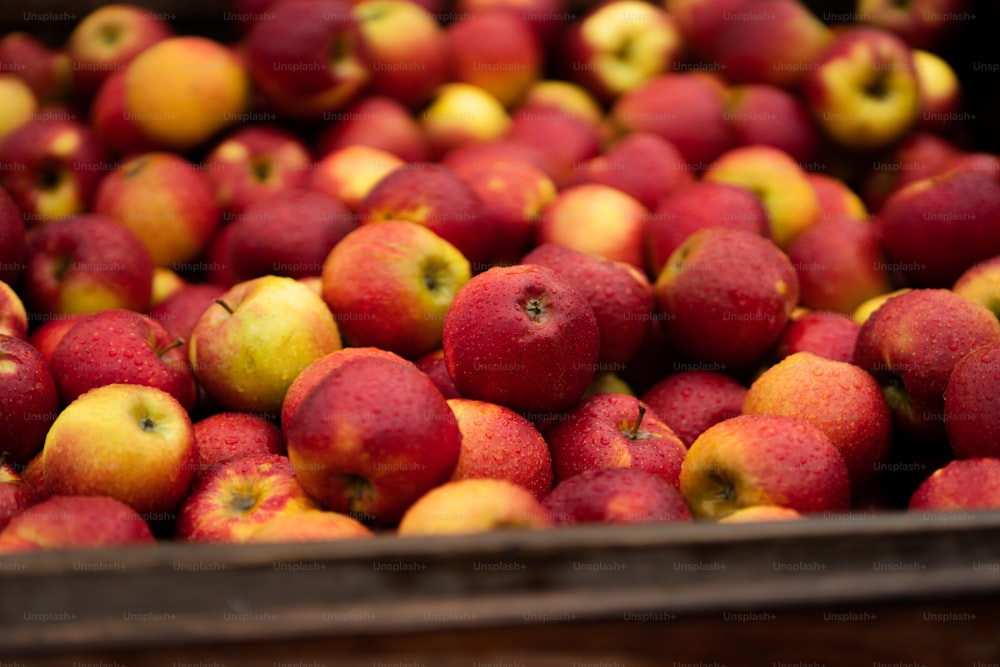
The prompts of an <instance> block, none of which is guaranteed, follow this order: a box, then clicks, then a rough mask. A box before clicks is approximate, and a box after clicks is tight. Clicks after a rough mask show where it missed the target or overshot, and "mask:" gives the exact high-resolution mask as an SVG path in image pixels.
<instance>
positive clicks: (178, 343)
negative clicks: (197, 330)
mask: <svg viewBox="0 0 1000 667" xmlns="http://www.w3.org/2000/svg"><path fill="white" fill-rule="evenodd" d="M183 344H184V339H183V338H178V339H177V340H175V341H174V342H173V343H171V344H170V345H167V346H166V347H165V348H163V349H162V350H160V356H161V357H162V356H163V355H165V354H166V353H167V352H169V351H170V350H172V349H174V348H175V347H180V346H181V345H183Z"/></svg>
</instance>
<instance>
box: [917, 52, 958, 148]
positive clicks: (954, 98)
mask: <svg viewBox="0 0 1000 667" xmlns="http://www.w3.org/2000/svg"><path fill="white" fill-rule="evenodd" d="M913 67H914V71H915V72H916V75H917V90H918V94H919V97H920V121H919V123H920V125H921V127H926V128H930V129H936V130H939V131H943V132H947V131H948V130H950V129H951V128H952V127H953V126H954V125H955V124H956V121H957V120H960V119H961V118H962V117H963V116H962V115H961V114H959V113H958V112H959V110H960V109H961V104H962V84H961V81H960V80H959V78H958V74H957V73H956V72H955V69H954V68H953V67H952V66H951V64H950V63H949V62H948V61H947V60H945V59H944V58H942V57H941V56H939V55H937V54H935V53H931V52H930V51H923V50H920V49H914V51H913Z"/></svg>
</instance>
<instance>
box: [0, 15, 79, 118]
mask: <svg viewBox="0 0 1000 667" xmlns="http://www.w3.org/2000/svg"><path fill="white" fill-rule="evenodd" d="M0 64H2V69H3V71H7V72H14V73H16V74H17V76H18V77H19V78H20V79H21V80H23V81H24V82H25V83H27V84H28V86H29V87H30V88H31V91H32V92H33V93H34V95H35V97H36V98H37V99H38V101H39V102H40V103H42V104H49V103H53V102H60V101H64V100H66V98H67V97H68V96H69V93H70V91H71V88H72V80H73V67H72V62H71V61H70V58H69V56H68V55H67V54H66V53H65V52H64V51H62V50H56V49H52V48H50V47H49V46H48V45H47V44H46V43H45V42H43V41H42V40H41V38H40V37H38V36H36V35H33V34H31V33H29V32H26V31H21V30H17V31H14V32H8V33H7V34H6V35H4V36H3V38H2V39H0Z"/></svg>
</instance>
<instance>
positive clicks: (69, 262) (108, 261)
mask: <svg viewBox="0 0 1000 667" xmlns="http://www.w3.org/2000/svg"><path fill="white" fill-rule="evenodd" d="M22 281H23V285H24V299H25V301H26V305H27V307H28V308H29V310H30V311H31V312H32V313H50V314H57V315H61V314H68V313H94V312H97V311H100V310H106V309H109V308H125V309H128V310H135V311H142V310H145V308H146V306H147V305H148V304H149V300H150V297H151V295H152V289H153V262H152V259H151V257H150V254H149V252H148V251H147V250H146V247H145V246H144V245H143V243H142V242H141V240H140V239H139V238H137V236H136V235H135V234H134V233H133V232H132V231H131V230H129V228H127V227H125V226H123V225H121V224H119V223H118V222H117V221H116V220H114V219H112V218H110V217H108V216H106V215H100V214H85V215H81V216H77V217H74V218H70V219H67V220H59V221H56V222H49V223H47V224H45V225H43V226H42V227H40V228H38V229H37V230H36V231H35V232H34V233H33V234H32V235H31V237H30V239H29V240H28V243H27V247H26V249H25V269H24V276H23V278H22Z"/></svg>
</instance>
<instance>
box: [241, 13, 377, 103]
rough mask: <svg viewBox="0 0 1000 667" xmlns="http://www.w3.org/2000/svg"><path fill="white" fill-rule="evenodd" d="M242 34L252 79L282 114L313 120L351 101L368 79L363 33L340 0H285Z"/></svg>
mask: <svg viewBox="0 0 1000 667" xmlns="http://www.w3.org/2000/svg"><path fill="white" fill-rule="evenodd" d="M268 13H269V14H270V16H269V17H268V20H267V21H257V22H256V23H254V25H253V26H252V27H251V28H250V32H249V34H248V35H247V37H246V44H245V48H246V59H247V63H248V65H247V67H248V69H249V72H250V76H251V78H252V79H253V83H254V84H255V85H256V87H257V88H258V89H259V90H260V91H261V92H262V93H263V95H264V97H265V98H266V99H267V101H268V102H270V103H271V104H272V105H273V106H274V107H275V108H276V109H277V110H278V111H279V112H280V113H281V114H283V115H286V116H289V117H292V118H301V119H316V118H320V117H322V116H323V114H326V113H330V112H335V111H338V110H340V109H342V108H344V107H345V106H347V105H348V104H349V103H350V102H352V101H353V100H354V99H355V98H356V97H357V95H358V94H359V93H360V91H361V90H362V89H363V88H364V87H365V86H366V85H368V83H369V81H370V80H371V78H372V77H371V67H370V63H369V59H368V54H367V52H366V48H365V38H364V33H363V31H362V28H361V26H360V23H359V21H358V19H357V18H356V14H355V13H354V12H353V11H352V9H351V4H349V3H347V2H344V1H343V0H289V1H282V2H280V3H278V4H276V5H275V6H274V7H273V8H272V9H270V10H269V11H268Z"/></svg>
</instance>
